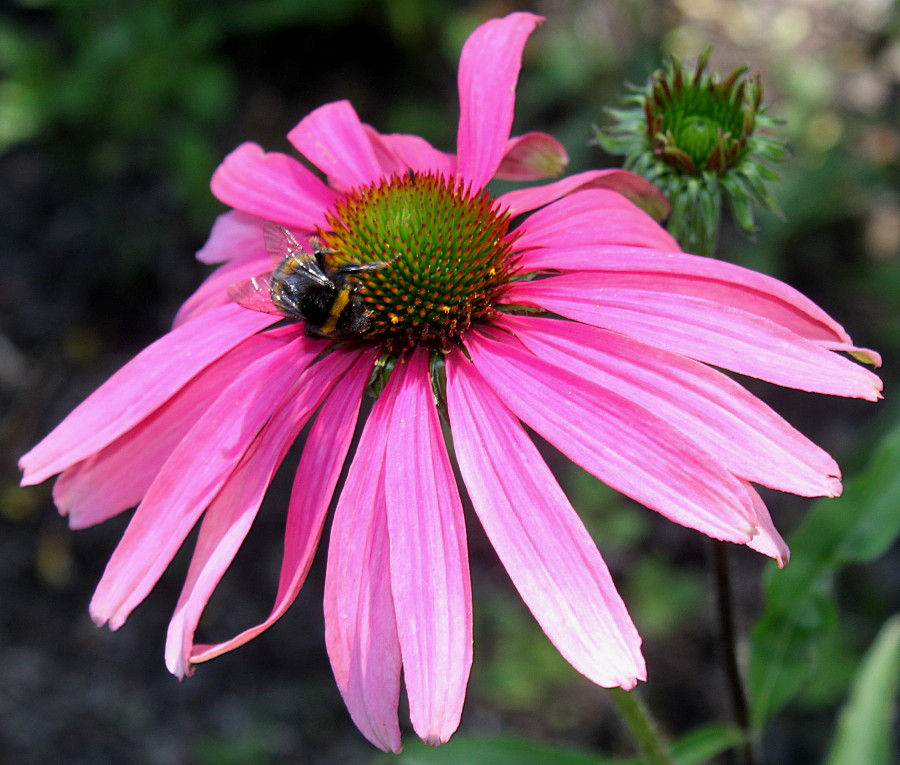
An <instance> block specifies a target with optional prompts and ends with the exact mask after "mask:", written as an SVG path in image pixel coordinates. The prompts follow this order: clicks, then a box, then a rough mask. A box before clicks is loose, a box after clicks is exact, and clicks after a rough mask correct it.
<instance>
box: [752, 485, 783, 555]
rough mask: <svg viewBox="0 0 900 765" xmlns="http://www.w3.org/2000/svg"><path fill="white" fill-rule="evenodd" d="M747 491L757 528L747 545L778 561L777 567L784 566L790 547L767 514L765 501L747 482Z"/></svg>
mask: <svg viewBox="0 0 900 765" xmlns="http://www.w3.org/2000/svg"><path fill="white" fill-rule="evenodd" d="M747 492H748V494H749V495H750V499H751V501H752V502H753V508H754V510H755V511H756V527H757V529H758V530H759V533H758V534H757V535H756V536H755V537H753V539H751V540H750V541H749V542H747V547H749V548H750V549H751V550H756V552H758V553H762V554H763V555H768V556H769V557H770V558H774V559H775V560H776V561H777V563H778V568H784V567H785V566H786V565H787V564H788V561H789V560H790V559H791V551H790V548H789V547H788V546H787V543H786V542H785V541H784V540H783V539H782V538H781V534H779V533H778V530H777V529H776V528H775V524H774V523H772V516H771V515H769V510H768V508H767V507H766V503H765V502H763V501H762V497H760V496H759V493H758V492H757V491H756V489H754V488H753V487H752V486H750V485H749V484H748V485H747Z"/></svg>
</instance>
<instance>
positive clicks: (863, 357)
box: [819, 340, 881, 369]
mask: <svg viewBox="0 0 900 765" xmlns="http://www.w3.org/2000/svg"><path fill="white" fill-rule="evenodd" d="M819 344H820V345H821V346H822V347H823V348H827V349H828V350H829V351H838V352H840V353H846V354H849V355H850V356H852V357H853V358H854V359H856V360H857V361H861V362H862V363H863V364H868V365H869V366H872V367H875V368H876V369H877V368H878V367H880V366H881V354H880V353H878V351H873V350H872V349H871V348H859V347H857V346H855V345H853V343H835V342H831V341H829V340H823V341H819Z"/></svg>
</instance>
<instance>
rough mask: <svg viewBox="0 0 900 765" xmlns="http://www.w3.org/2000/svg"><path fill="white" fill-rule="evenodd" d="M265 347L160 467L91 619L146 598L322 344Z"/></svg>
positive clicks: (292, 337) (270, 338) (271, 340)
mask: <svg viewBox="0 0 900 765" xmlns="http://www.w3.org/2000/svg"><path fill="white" fill-rule="evenodd" d="M261 339H263V340H264V341H266V342H267V344H268V345H269V346H270V347H269V349H267V351H266V352H265V353H264V355H261V356H260V357H259V358H258V359H256V360H255V361H254V362H252V363H250V364H248V365H247V366H246V368H245V369H244V372H243V373H242V375H241V376H240V377H238V378H236V379H235V380H234V381H233V382H232V383H231V384H230V385H228V387H226V388H225V389H224V390H223V391H222V394H221V395H220V396H219V398H218V399H217V400H216V401H215V402H214V403H213V404H212V406H211V407H210V408H209V409H208V410H207V411H206V412H204V413H203V415H202V416H201V417H200V418H199V419H198V420H197V422H196V423H195V424H194V426H193V427H192V428H191V429H190V431H189V432H188V433H187V435H185V437H184V438H183V439H182V440H181V442H180V443H179V444H178V446H177V447H176V448H175V450H174V451H173V452H172V454H171V455H170V457H169V459H168V460H166V463H165V464H164V465H163V466H162V468H161V470H160V471H159V474H158V475H157V476H156V479H155V480H154V481H153V483H152V484H151V486H150V488H149V489H148V490H147V494H146V495H145V496H144V500H143V501H142V502H141V504H140V505H139V506H138V508H137V510H136V511H135V514H134V516H133V517H132V519H131V522H130V523H129V524H128V528H127V529H126V530H125V534H124V535H123V537H122V540H121V542H119V545H118V547H117V548H116V550H115V552H114V553H113V555H112V557H111V558H110V561H109V563H108V564H107V566H106V571H105V572H104V574H103V578H102V579H101V580H100V584H99V585H98V586H97V590H96V592H95V593H94V597H93V599H92V601H91V609H90V610H91V616H92V617H93V619H94V621H95V622H97V624H100V625H102V624H105V623H107V622H109V625H110V628H111V629H118V628H119V627H121V626H122V624H124V622H125V620H126V619H127V618H128V615H129V614H130V613H131V611H132V610H134V608H135V607H136V606H137V605H138V604H139V603H140V602H141V601H142V600H143V599H144V598H145V597H146V596H147V593H149V592H150V590H151V589H152V588H153V586H154V585H155V584H156V582H157V580H158V579H159V577H160V576H161V575H162V572H163V571H164V570H165V569H166V567H167V566H168V564H169V562H170V561H171V560H172V557H173V556H174V555H175V553H176V552H177V551H178V548H179V547H180V546H181V544H182V542H183V541H184V538H185V537H186V536H187V534H188V533H189V532H190V530H191V528H192V527H193V525H194V523H195V522H196V521H197V519H198V518H199V517H200V515H201V514H202V513H203V511H204V510H205V509H206V507H207V506H208V505H209V503H210V502H211V501H212V500H213V498H214V497H215V496H216V495H217V494H218V493H219V491H220V489H221V488H222V486H224V485H225V483H226V482H227V481H228V480H229V478H231V476H232V474H233V472H234V470H235V468H236V467H237V465H238V463H239V462H240V461H241V459H242V458H243V456H244V454H245V453H246V452H247V449H248V448H249V447H250V445H251V444H252V443H253V441H254V439H255V438H256V436H257V434H258V433H259V431H260V430H261V429H262V428H263V426H264V425H265V424H266V421H267V420H268V419H269V417H271V415H272V413H273V412H274V411H276V410H277V409H278V406H279V403H280V402H281V401H282V399H283V398H284V396H285V394H286V393H287V391H288V390H289V388H290V386H291V384H292V383H293V382H294V381H295V380H296V378H297V377H298V376H299V375H300V374H301V373H302V371H303V370H304V368H305V367H306V366H307V365H308V364H309V363H310V362H311V361H312V359H313V358H315V356H316V355H317V354H318V353H319V352H320V351H321V346H322V343H320V342H314V341H310V340H309V339H308V338H304V337H298V336H297V333H296V332H294V333H293V334H289V333H283V334H280V335H276V334H275V333H267V335H264V336H262V338H261Z"/></svg>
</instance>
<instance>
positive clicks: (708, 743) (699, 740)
mask: <svg viewBox="0 0 900 765" xmlns="http://www.w3.org/2000/svg"><path fill="white" fill-rule="evenodd" d="M742 740H743V737H742V736H741V732H740V731H739V730H737V728H729V727H727V726H725V725H718V724H714V725H706V726H704V727H702V728H698V729H697V730H695V731H692V732H691V733H688V734H687V735H686V736H682V737H681V738H680V739H679V740H678V741H676V742H675V743H674V744H672V756H673V757H674V758H675V762H676V763H677V764H678V765H703V763H705V762H709V761H710V760H711V759H712V758H713V757H715V756H716V755H718V754H722V752H727V751H728V750H729V749H733V748H734V747H736V746H737V745H738V744H740V743H741V741H742Z"/></svg>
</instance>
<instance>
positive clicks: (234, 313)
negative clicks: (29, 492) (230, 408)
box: [19, 305, 272, 486]
mask: <svg viewBox="0 0 900 765" xmlns="http://www.w3.org/2000/svg"><path fill="white" fill-rule="evenodd" d="M271 322H272V317H271V316H267V315H265V314H261V313H256V312H255V311H247V310H246V309H244V308H241V307H240V306H237V305H227V306H222V307H221V308H216V309H214V310H212V311H209V312H208V313H205V314H203V315H201V316H199V317H198V318H197V320H196V321H192V322H190V323H189V324H183V325H182V326H180V327H178V328H177V329H175V330H173V331H172V332H170V333H169V334H167V335H164V336H163V337H162V338H160V339H159V340H157V341H156V342H155V343H153V345H151V346H149V347H147V348H145V349H144V350H143V351H141V352H140V353H139V354H138V355H137V356H135V357H134V358H133V359H132V360H131V361H129V362H128V363H127V364H126V365H125V366H124V367H122V369H120V370H119V371H118V372H116V373H115V374H114V375H113V376H112V377H110V378H109V380H107V381H106V382H105V383H104V384H103V385H101V386H100V387H99V388H98V389H97V390H96V391H94V393H92V394H91V395H90V396H89V397H88V398H87V400H86V401H84V402H83V403H82V404H81V405H80V406H78V407H77V408H76V409H75V410H74V411H73V412H72V413H71V414H69V416H68V417H66V419H65V420H63V421H62V422H61V423H60V424H59V425H58V426H57V427H56V429H55V430H54V431H53V432H52V433H50V435H48V436H47V437H46V438H45V439H44V440H43V441H41V442H40V443H39V444H38V445H37V446H35V447H34V448H33V449H32V450H31V451H30V452H28V454H26V455H25V456H24V457H22V459H21V460H20V461H19V467H21V468H22V470H23V471H25V475H24V477H23V479H22V484H23V485H24V486H28V485H32V484H36V483H40V482H41V481H43V480H44V479H46V478H48V477H49V476H51V475H53V474H54V473H59V472H61V471H62V470H65V469H66V468H67V467H69V466H71V465H74V464H75V463H77V462H81V460H83V459H85V458H87V457H89V456H90V455H91V454H93V453H94V452H96V451H99V450H100V449H102V448H103V447H104V446H106V445H107V444H109V443H111V442H112V441H114V440H115V439H116V438H118V437H119V436H121V435H122V434H123V433H125V432H127V431H128V430H130V429H131V428H133V427H134V426H135V425H137V424H138V423H139V422H140V421H141V420H143V419H144V418H146V417H147V416H149V415H150V414H151V413H152V412H153V411H154V410H156V409H157V408H158V407H159V406H161V405H162V404H164V403H165V402H166V401H168V400H169V399H170V398H171V397H172V396H174V395H175V394H176V393H177V392H178V390H179V389H180V388H182V387H183V386H184V385H185V384H186V383H187V382H188V381H189V380H190V379H191V378H193V377H194V376H195V375H196V374H197V373H199V372H200V371H202V370H203V369H204V368H205V367H206V366H208V365H209V364H211V363H212V362H214V361H216V359H218V358H220V357H221V356H223V355H224V354H226V353H227V352H228V351H229V350H231V349H232V348H234V347H235V346H236V345H238V344H239V343H240V342H241V341H243V340H245V339H246V338H248V337H249V336H250V335H252V334H254V333H256V332H258V331H259V330H261V329H263V328H264V327H266V326H267V325H268V324H271Z"/></svg>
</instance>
